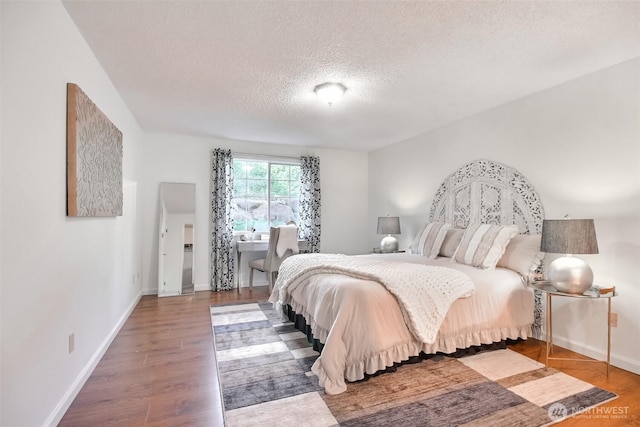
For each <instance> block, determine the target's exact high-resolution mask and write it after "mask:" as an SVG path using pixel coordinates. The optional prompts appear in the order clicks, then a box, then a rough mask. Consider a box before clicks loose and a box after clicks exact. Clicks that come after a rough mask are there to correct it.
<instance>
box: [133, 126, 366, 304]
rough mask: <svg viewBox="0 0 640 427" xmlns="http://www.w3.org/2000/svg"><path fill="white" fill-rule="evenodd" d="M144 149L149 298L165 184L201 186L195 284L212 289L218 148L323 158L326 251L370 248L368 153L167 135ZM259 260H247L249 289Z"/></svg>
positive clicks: (152, 137)
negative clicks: (214, 156) (212, 200)
mask: <svg viewBox="0 0 640 427" xmlns="http://www.w3.org/2000/svg"><path fill="white" fill-rule="evenodd" d="M143 147H144V148H143V158H144V162H143V183H144V188H145V189H146V191H145V192H144V194H143V195H142V197H143V200H142V201H141V202H142V209H143V210H144V212H143V216H144V218H146V220H145V223H144V230H143V237H142V241H143V242H144V248H143V272H144V274H143V276H144V277H145V283H144V284H143V292H144V293H145V294H154V293H157V290H158V224H159V223H158V221H159V214H158V210H159V200H158V198H159V184H160V183H161V182H185V183H195V184H196V223H195V225H194V239H195V241H194V249H193V250H194V272H193V274H194V283H195V287H196V290H202V289H209V211H210V208H209V195H210V193H209V191H210V190H209V180H210V174H209V167H210V153H211V150H213V149H214V148H230V149H231V150H233V151H236V152H240V153H255V154H268V155H273V156H288V157H299V156H301V155H316V156H319V157H320V185H321V193H322V213H321V214H322V243H321V250H322V251H323V252H343V253H348V254H355V253H362V252H363V251H366V248H368V244H367V233H368V232H369V230H368V228H367V205H368V200H367V174H368V168H367V163H368V155H367V154H366V153H360V152H350V151H342V150H324V149H303V148H299V147H288V146H282V145H274V144H260V143H253V142H245V141H231V140H226V139H213V138H211V139H209V138H196V137H189V136H181V135H167V134H147V135H146V136H145V139H144V144H143ZM258 256H259V254H256V255H253V254H251V255H249V254H247V255H244V256H243V258H242V266H241V268H242V269H241V274H240V280H241V283H242V284H243V285H244V286H248V282H249V276H248V269H247V265H248V262H249V260H250V259H253V258H256V257H258ZM262 256H264V254H262ZM254 279H255V283H254V284H256V285H258V284H266V276H264V277H263V275H261V274H257V275H255V278H254Z"/></svg>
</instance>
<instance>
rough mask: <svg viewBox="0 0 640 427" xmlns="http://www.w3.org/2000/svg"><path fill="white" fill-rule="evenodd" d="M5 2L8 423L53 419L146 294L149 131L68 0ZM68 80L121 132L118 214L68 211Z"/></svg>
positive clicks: (4, 369) (4, 361)
mask: <svg viewBox="0 0 640 427" xmlns="http://www.w3.org/2000/svg"><path fill="white" fill-rule="evenodd" d="M0 10H1V21H0V22H1V24H0V29H1V40H2V51H1V54H2V57H1V77H2V81H1V85H0V87H1V91H2V98H1V112H2V114H1V120H2V124H3V127H2V129H1V131H2V133H1V138H2V139H1V150H2V156H1V159H0V160H1V168H0V170H1V180H0V184H1V192H0V193H1V194H2V205H1V212H0V218H1V222H0V227H1V235H2V239H1V254H2V258H1V263H0V266H1V267H0V272H1V280H0V292H1V312H0V313H1V320H0V323H1V334H0V336H1V337H2V353H1V368H0V371H1V375H2V379H1V381H2V382H1V385H0V388H1V389H2V418H1V419H0V424H1V425H2V426H5V427H13V426H18V427H20V426H41V425H55V424H56V422H57V421H58V418H59V416H61V415H62V414H64V411H65V410H66V405H68V404H70V403H71V402H70V400H69V399H70V398H72V397H73V396H74V393H75V391H76V390H77V389H78V387H79V386H80V385H81V384H82V382H83V379H84V378H86V375H88V374H89V373H90V369H91V365H92V363H95V362H97V360H98V359H99V357H100V351H101V350H102V349H104V348H105V345H107V344H108V342H109V339H110V338H111V337H112V336H113V333H114V332H115V331H116V330H117V328H118V326H119V325H120V323H121V322H122V321H123V320H124V319H125V318H126V316H127V315H128V313H129V310H131V309H132V307H133V305H134V304H135V303H136V302H137V300H138V298H139V296H140V294H141V280H140V277H139V272H140V262H141V246H140V241H139V230H140V227H139V226H138V224H139V223H140V221H139V218H138V217H139V215H138V212H139V211H140V210H139V209H138V208H137V198H138V196H139V194H140V191H141V187H140V186H139V185H138V183H137V181H138V177H137V170H136V164H137V163H139V147H138V140H139V139H140V135H141V131H140V129H139V127H138V125H137V123H136V122H135V120H134V119H133V117H132V115H131V114H130V112H129V111H128V109H127V108H126V106H125V104H124V102H123V101H122V99H121V98H120V96H119V95H118V93H117V92H116V90H115V89H114V87H113V86H112V84H111V82H110V80H109V79H108V77H107V76H106V74H105V73H104V71H103V69H102V68H101V67H100V65H99V64H98V62H97V60H96V59H95V57H94V55H93V53H92V52H91V50H90V49H89V48H88V46H87V45H86V43H85V41H84V39H83V38H82V36H81V35H80V33H79V32H78V30H77V29H76V27H75V25H74V24H73V22H72V21H71V19H70V18H69V16H68V14H67V12H66V11H65V9H64V8H63V7H62V5H61V4H60V3H59V2H24V1H20V2H4V1H3V2H0ZM67 82H74V83H77V84H78V85H79V86H80V88H81V89H82V90H83V91H84V92H85V93H86V94H87V95H88V96H89V98H91V99H92V100H93V102H94V103H95V104H96V105H97V106H98V107H99V108H100V109H101V110H102V111H103V112H104V113H105V114H106V116H107V117H109V119H110V120H111V121H112V122H113V123H114V124H115V125H116V126H117V127H118V128H119V129H120V130H121V131H122V132H123V135H124V140H123V143H124V163H123V178H124V214H123V216H121V217H117V218H85V219H82V218H68V217H67V216H66V84H67ZM72 333H73V334H75V351H74V352H73V353H71V354H69V353H68V339H69V335H70V334H72Z"/></svg>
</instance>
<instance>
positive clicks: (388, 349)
mask: <svg viewBox="0 0 640 427" xmlns="http://www.w3.org/2000/svg"><path fill="white" fill-rule="evenodd" d="M543 217H544V214H543V209H542V205H541V204H540V201H539V198H538V196H537V194H536V192H535V190H534V189H533V187H532V186H531V185H530V183H529V182H528V181H527V180H526V179H525V178H524V177H523V176H522V175H521V174H520V173H519V172H517V171H516V170H515V169H512V168H510V167H508V166H505V165H502V164H499V163H496V162H492V161H488V160H477V161H475V162H472V163H469V164H467V165H464V166H463V167H462V168H460V169H458V170H457V171H456V172H454V173H452V174H451V175H449V176H448V177H447V178H446V179H445V181H444V182H443V183H442V185H441V186H440V187H439V188H438V191H437V192H436V195H435V197H434V200H433V204H432V207H431V211H430V214H429V219H428V220H427V221H425V224H423V226H422V227H421V229H420V230H419V231H418V232H417V233H416V235H415V237H414V239H413V241H412V244H411V247H410V253H397V254H369V255H359V256H346V255H339V254H303V255H296V256H294V257H290V258H289V259H287V260H286V261H285V262H284V263H283V264H282V266H281V269H280V271H279V274H278V279H277V280H276V283H275V286H274V289H273V293H272V294H271V297H270V301H271V302H272V303H273V304H274V306H275V308H276V310H278V311H280V312H282V313H283V314H284V313H287V314H290V312H291V311H293V312H294V313H295V314H297V315H298V316H302V317H303V318H304V321H305V322H306V324H307V325H308V327H309V328H310V330H311V331H312V336H313V338H314V339H317V340H318V341H319V342H320V343H322V344H323V348H322V353H321V355H320V356H319V357H318V358H317V360H316V361H315V363H314V365H313V366H312V371H313V373H315V374H316V375H317V376H318V379H319V383H320V386H322V387H324V389H325V391H326V392H327V393H329V394H339V393H342V392H344V391H345V390H346V387H347V382H351V381H358V380H361V379H363V378H364V377H365V376H366V375H370V374H374V373H376V372H378V371H382V370H385V369H386V368H388V367H391V366H393V365H394V364H397V363H402V362H404V361H407V360H409V359H410V358H412V357H416V356H418V355H420V354H435V353H438V352H440V353H445V354H451V353H454V352H456V351H458V350H460V349H466V348H469V347H474V346H479V345H483V344H492V343H495V342H501V341H503V340H507V339H526V338H527V337H529V336H531V335H534V336H535V335H536V333H537V331H539V326H540V319H541V301H540V298H539V295H535V294H534V293H533V291H531V289H529V288H527V286H526V279H527V276H528V275H529V274H531V273H532V272H533V271H534V269H535V268H536V267H537V266H538V265H539V264H540V261H541V255H542V254H541V253H540V252H539V233H540V230H541V223H542V218H543Z"/></svg>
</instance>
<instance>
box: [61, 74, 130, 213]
mask: <svg viewBox="0 0 640 427" xmlns="http://www.w3.org/2000/svg"><path fill="white" fill-rule="evenodd" d="M122 203H123V196H122V132H120V130H118V128H117V127H115V125H114V124H113V123H111V121H110V120H109V119H108V118H107V116H105V115H104V114H103V113H102V111H100V110H99V109H98V107H96V105H95V104H94V103H93V102H92V101H91V100H90V99H89V97H88V96H87V95H86V94H85V93H84V92H83V91H82V90H81V89H80V88H79V87H78V86H77V85H76V84H74V83H67V216H77V217H87V216H119V215H122Z"/></svg>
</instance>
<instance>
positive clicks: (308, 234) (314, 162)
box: [300, 156, 320, 253]
mask: <svg viewBox="0 0 640 427" xmlns="http://www.w3.org/2000/svg"><path fill="white" fill-rule="evenodd" d="M300 238H302V239H304V240H306V241H307V243H308V250H309V252H311V253H317V252H320V158H319V157H313V156H302V157H300Z"/></svg>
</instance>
